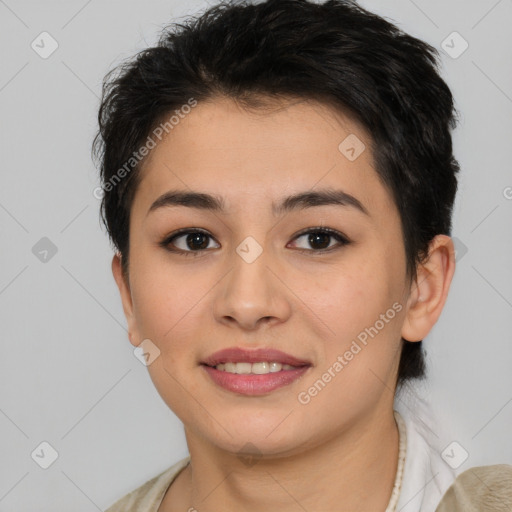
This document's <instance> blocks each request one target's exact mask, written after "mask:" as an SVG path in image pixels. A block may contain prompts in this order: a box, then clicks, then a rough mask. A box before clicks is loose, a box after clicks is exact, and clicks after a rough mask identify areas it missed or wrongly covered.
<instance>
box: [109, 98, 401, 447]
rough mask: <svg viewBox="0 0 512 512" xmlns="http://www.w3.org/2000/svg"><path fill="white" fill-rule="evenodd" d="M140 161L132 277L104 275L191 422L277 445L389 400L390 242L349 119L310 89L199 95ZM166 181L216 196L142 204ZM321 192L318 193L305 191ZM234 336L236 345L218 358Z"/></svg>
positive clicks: (395, 224)
mask: <svg viewBox="0 0 512 512" xmlns="http://www.w3.org/2000/svg"><path fill="white" fill-rule="evenodd" d="M347 137H349V139H347V140H346V141H345V139H346V138H347ZM343 141H345V142H343ZM340 144H341V146H340ZM362 144H364V149H363V145H362ZM361 151H362V152H361ZM358 153H360V154H359V155H358ZM355 157H356V158H355ZM141 177H142V180H141V182H140V185H139V187H138V189H137V192H136V195H135V199H134V202H133V205H132V211H131V218H130V265H129V273H130V277H129V283H128V282H126V283H122V282H121V280H120V279H119V273H118V272H117V278H116V279H117V281H118V284H119V286H120V289H121V293H122V298H123V306H124V310H125V314H126V316H127V319H128V326H129V332H130V340H131V343H132V344H133V345H139V344H140V343H141V342H142V341H143V340H146V339H149V340H151V347H156V348H157V349H158V350H156V349H152V350H155V351H156V352H155V353H158V351H159V355H158V357H156V359H155V360H154V361H153V362H152V363H151V364H150V365H149V366H148V370H149V372H150V375H151V378H152V380H153V382H154V384H155V386H156V388H157V390H158V392H159V393H160V395H161V397H162V398H163V400H164V401H165V402H166V403H167V404H168V406H169V407H170V408H171V409H172V410H173V411H174V412H175V413H176V415H177V416H178V417H179V418H180V419H181V420H182V422H183V423H184V425H185V429H186V431H187V432H188V433H190V435H195V436H197V437H198V438H201V439H203V440H204V442H206V443H209V444H211V445H212V446H215V447H217V448H218V449H219V450H223V451H225V452H232V453H236V452H238V451H239V450H240V449H241V447H242V446H244V445H245V443H246V442H249V441H250V442H251V443H252V444H254V445H255V446H257V448H258V450H259V451H260V452H261V453H262V454H269V455H273V456H282V455H285V454H292V453H295V452H297V453H298V452H299V451H300V450H304V449H305V448H306V447H311V446H314V445H316V444H319V443H322V442H325V441H326V440H328V439H330V438H332V437H334V436H335V435H338V434H339V433H340V432H343V431H344V429H348V428H350V427H351V426H353V425H354V424H356V423H357V422H360V421H363V419H364V418H369V417H370V416H371V415H372V414H374V413H375V411H383V410H391V409H390V408H391V407H392V403H393V392H392V391H391V390H392V389H394V383H395V378H396V374H397V368H398V361H399V350H400V336H401V330H402V326H403V323H404V314H405V311H406V309H407V308H406V306H407V305H406V301H407V299H408V296H409V288H408V286H407V279H406V272H405V269H406V261H405V252H404V243H403V239H402V231H401V224H400V218H399V214H398V211H397V208H396V206H395V205H394V203H393V200H392V198H391V195H390V193H389V192H388V190H387V189H385V188H384V186H383V185H382V183H381V182H380V181H379V178H378V176H377V173H376V171H375V168H374V163H373V159H372V154H371V150H370V138H369V136H368V134H367V133H366V132H365V131H364V130H363V128H362V127H361V126H360V125H359V124H358V123H357V122H355V121H353V120H350V119H349V118H348V117H344V116H342V115H341V114H339V113H336V112H334V111H333V110H332V109H330V108H329V107H327V106H324V105H321V104H320V103H316V102H309V101H300V102H298V101H294V102H289V103H286V104H285V103H283V104H281V106H280V108H275V109H274V110H272V111H268V110H267V111H265V112H263V111H260V112H256V111H253V112H251V113H250V112H248V111H246V110H243V109H242V108H241V107H239V106H237V105H236V104H235V103H234V102H232V101H231V100H228V99H218V100H215V101H211V102H208V103H199V104H198V105H197V106H196V107H195V108H194V109H192V111H191V112H190V113H189V114H188V115H187V116H186V117H185V118H184V119H182V120H180V122H179V124H178V125H176V126H175V127H174V129H173V130H172V131H171V132H170V134H169V135H168V136H167V138H164V139H163V140H162V141H161V142H160V143H159V145H157V147H156V148H154V149H153V150H152V151H151V153H150V155H149V157H148V159H147V160H146V162H145V166H144V168H143V170H142V174H141ZM170 191H173V192H184V193H191V192H193V193H201V194H208V195H211V196H213V197H214V198H217V199H219V202H220V205H218V206H219V208H216V209H213V208H207V207H206V206H208V204H207V202H205V201H202V202H201V201H191V202H189V203H188V204H176V201H172V200H169V199H168V200H167V201H165V200H161V201H159V203H160V205H159V206H158V204H156V205H155V206H154V207H153V208H152V205H154V203H155V201H157V200H158V199H159V198H162V196H164V195H165V194H166V193H168V192H170ZM326 192H331V196H330V197H331V200H326V199H325V196H322V195H318V196H315V195H314V194H321V193H326ZM336 193H337V194H338V196H337V201H334V200H333V197H335V195H336ZM342 193H343V194H345V195H343V194H342ZM300 194H309V196H306V197H303V198H302V200H295V201H294V200H289V201H288V202H284V201H285V199H286V198H288V197H293V196H297V195H300ZM315 198H316V199H315ZM283 202H284V203H283ZM178 203H179V201H178ZM212 204H213V202H212ZM209 206H212V205H211V204H210V205H209ZM220 206H222V209H221V208H220ZM279 206H281V208H279ZM178 230H183V231H184V232H183V231H182V232H180V233H179V234H176V232H177V231H178ZM326 230H329V231H326ZM128 287H129V288H128ZM145 343H147V342H145ZM231 348H237V349H241V351H242V352H228V353H224V354H221V355H220V356H219V357H216V356H215V353H217V352H218V351H222V350H224V349H231ZM258 349H261V350H262V352H258V353H256V351H257V350H258ZM265 350H278V351H281V352H284V353H285V354H287V355H288V356H291V357H292V358H295V359H287V358H286V357H285V356H283V355H282V354H278V353H271V352H268V353H265V352H264V351H265ZM251 356H254V358H253V359H251ZM226 361H227V362H230V363H231V366H230V365H228V366H227V367H226V366H225V367H224V370H222V366H221V367H220V368H219V367H218V368H217V369H215V368H213V366H212V365H214V364H215V363H219V364H222V363H223V362H226ZM236 361H239V362H240V361H241V362H245V365H238V364H237V365H236V366H235V363H236ZM250 361H253V362H255V361H261V362H268V363H273V362H274V363H281V364H286V363H285V361H288V364H289V363H292V364H291V365H290V366H291V367H293V368H290V367H281V369H280V366H279V365H276V364H273V365H269V366H268V367H267V366H265V365H258V364H256V365H251V364H250ZM208 364H209V365H210V366H208ZM226 369H228V371H226ZM270 369H272V371H271V373H267V374H265V372H268V371H269V370H270ZM233 370H234V371H241V372H246V371H250V372H251V373H250V374H244V373H241V374H234V373H231V372H232V371H233ZM259 372H263V374H259ZM255 373H256V374H255Z"/></svg>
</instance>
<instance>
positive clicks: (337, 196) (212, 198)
mask: <svg viewBox="0 0 512 512" xmlns="http://www.w3.org/2000/svg"><path fill="white" fill-rule="evenodd" d="M326 205H335V206H345V207H347V206H348V207H352V208H354V209H356V210H358V211H360V212H361V213H363V214H365V215H368V216H370V214H369V213H368V210H367V209H366V208H365V207H364V206H363V205H362V203H361V202H360V201H359V199H357V198H356V197H354V196H352V195H350V194H348V193H347V192H344V191H343V190H335V189H330V188H327V189H321V190H317V191H314V192H313V191H306V192H300V193H298V194H294V195H292V196H288V197H285V198H284V199H282V200H281V201H280V202H279V203H278V204H276V203H272V213H273V214H274V215H276V216H277V215H281V214H283V213H287V212H291V211H293V210H303V209H306V208H313V207H315V206H326ZM172 206H185V207H187V208H195V209H198V210H206V211H212V212H219V213H226V208H225V202H224V198H223V197H221V196H218V195H214V194H206V193H202V192H190V191H184V190H170V191H168V192H166V193H165V194H163V195H161V196H160V197H159V198H158V199H157V200H156V201H155V202H154V203H153V204H152V205H151V206H150V208H149V210H148V212H147V214H146V215H149V213H151V212H153V211H155V210H158V209H160V208H164V207H172Z"/></svg>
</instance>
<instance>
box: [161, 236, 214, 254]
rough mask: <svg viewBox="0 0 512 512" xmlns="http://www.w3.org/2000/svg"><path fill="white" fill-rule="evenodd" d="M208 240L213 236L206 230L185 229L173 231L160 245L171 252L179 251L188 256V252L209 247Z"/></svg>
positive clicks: (201, 250)
mask: <svg viewBox="0 0 512 512" xmlns="http://www.w3.org/2000/svg"><path fill="white" fill-rule="evenodd" d="M210 240H213V238H212V236H211V235H209V234H208V233H207V232H206V231H203V230H198V229H187V230H180V231H178V232H176V233H173V234H172V235H170V236H169V237H167V238H166V239H165V240H163V241H162V242H161V244H160V245H162V246H163V247H164V248H165V249H167V250H169V251H171V252H181V253H185V255H186V256H188V255H189V254H190V253H201V252H204V251H205V250H206V249H209V248H211V247H210ZM194 255H195V254H194Z"/></svg>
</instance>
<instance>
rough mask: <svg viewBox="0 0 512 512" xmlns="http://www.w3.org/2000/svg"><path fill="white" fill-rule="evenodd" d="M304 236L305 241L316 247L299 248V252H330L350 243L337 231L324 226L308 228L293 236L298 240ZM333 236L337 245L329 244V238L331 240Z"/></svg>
mask: <svg viewBox="0 0 512 512" xmlns="http://www.w3.org/2000/svg"><path fill="white" fill-rule="evenodd" d="M306 236H307V238H306V243H307V244H310V245H312V246H316V247H313V249H303V250H300V252H313V253H321V252H330V251H331V250H333V249H336V248H337V247H340V246H344V245H348V244H349V243H350V241H349V240H348V239H347V237H345V236H344V235H342V234H341V233H340V232H339V231H336V230H334V229H330V228H324V227H317V228H309V229H308V230H307V231H303V232H302V233H300V234H299V235H298V236H297V237H295V238H294V240H298V239H300V238H303V237H306ZM333 238H334V239H335V240H337V242H338V245H336V244H334V245H330V241H329V239H331V241H332V239H333Z"/></svg>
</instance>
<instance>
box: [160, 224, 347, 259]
mask: <svg viewBox="0 0 512 512" xmlns="http://www.w3.org/2000/svg"><path fill="white" fill-rule="evenodd" d="M193 233H202V234H204V235H207V236H209V237H211V238H213V237H212V236H211V235H210V233H208V232H207V231H205V230H203V229H200V228H193V229H192V228H184V229H179V230H178V231H175V232H174V233H172V234H171V235H169V236H168V237H166V238H165V239H164V240H162V241H161V242H160V244H159V245H160V246H161V247H163V248H164V249H166V250H167V251H169V252H173V253H178V254H180V255H182V256H193V257H197V256H200V255H201V253H204V252H205V251H207V249H202V250H198V251H184V250H182V249H171V248H170V247H169V245H170V244H171V242H172V241H173V240H175V239H176V238H179V237H180V236H183V235H188V234H193ZM318 233H321V234H326V235H330V236H331V237H332V238H335V239H336V240H337V241H338V242H339V244H340V245H338V246H334V247H329V248H327V249H296V250H297V251H299V252H300V253H310V254H311V253H313V254H314V255H318V254H320V253H326V252H331V251H332V250H334V249H340V248H341V247H343V246H346V245H349V244H350V243H351V242H350V240H348V238H347V237H346V236H344V235H343V234H342V233H340V232H339V231H336V230H334V229H331V228H325V227H320V226H318V227H314V228H308V229H306V230H304V231H301V232H300V233H298V234H297V235H296V236H295V237H294V239H293V240H295V239H296V238H300V237H301V236H304V235H308V234H318Z"/></svg>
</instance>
